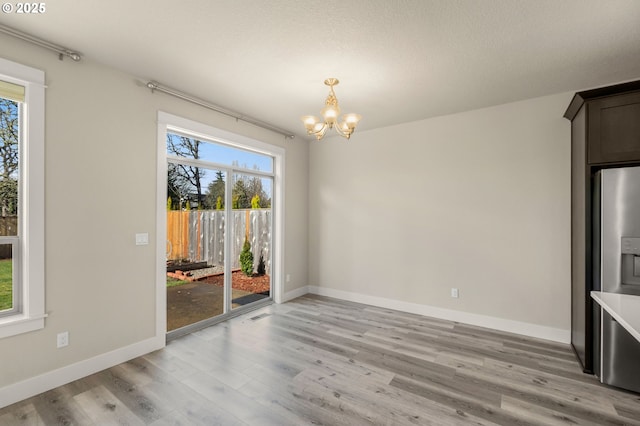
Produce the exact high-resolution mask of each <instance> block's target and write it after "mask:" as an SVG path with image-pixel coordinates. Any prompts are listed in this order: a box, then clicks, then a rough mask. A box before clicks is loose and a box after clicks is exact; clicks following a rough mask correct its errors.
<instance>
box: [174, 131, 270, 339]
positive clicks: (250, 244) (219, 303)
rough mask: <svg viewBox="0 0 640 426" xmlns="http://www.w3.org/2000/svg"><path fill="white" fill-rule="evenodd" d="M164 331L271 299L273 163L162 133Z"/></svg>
mask: <svg viewBox="0 0 640 426" xmlns="http://www.w3.org/2000/svg"><path fill="white" fill-rule="evenodd" d="M166 149H167V192H166V194H167V206H166V209H167V214H166V218H167V220H166V234H167V250H166V274H167V278H166V290H167V331H168V332H169V333H170V334H171V333H180V334H182V333H181V331H183V332H188V331H191V330H192V329H196V328H200V327H203V326H206V325H208V324H209V323H213V322H215V321H218V320H220V319H223V318H224V317H225V316H229V315H230V314H231V313H232V312H234V313H237V312H239V311H242V310H243V309H250V308H252V307H256V306H257V305H261V304H262V303H264V302H265V301H266V302H268V301H270V300H271V297H272V293H271V278H270V277H271V273H272V251H273V250H272V244H273V243H272V241H271V239H272V229H273V224H272V222H273V221H272V217H273V215H272V199H273V182H274V176H273V158H272V157H270V156H268V155H265V154H261V153H256V152H251V151H248V150H243V149H240V148H237V147H231V146H228V145H225V144H223V143H219V142H216V141H213V140H206V139H203V138H196V137H193V136H191V135H188V134H181V133H177V132H176V133H173V132H168V133H167V141H166Z"/></svg>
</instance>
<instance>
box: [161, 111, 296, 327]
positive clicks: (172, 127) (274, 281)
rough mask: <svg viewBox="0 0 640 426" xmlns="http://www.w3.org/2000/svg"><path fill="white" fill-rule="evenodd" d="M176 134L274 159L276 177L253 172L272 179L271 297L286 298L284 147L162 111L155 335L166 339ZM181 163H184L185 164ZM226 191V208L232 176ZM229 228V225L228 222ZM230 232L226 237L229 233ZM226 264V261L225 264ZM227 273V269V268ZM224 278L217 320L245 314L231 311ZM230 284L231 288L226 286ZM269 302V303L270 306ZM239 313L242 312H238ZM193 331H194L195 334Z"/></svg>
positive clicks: (227, 241) (214, 165)
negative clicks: (171, 143)
mask: <svg viewBox="0 0 640 426" xmlns="http://www.w3.org/2000/svg"><path fill="white" fill-rule="evenodd" d="M168 132H170V133H176V134H180V135H185V136H188V137H192V138H195V139H199V140H203V141H212V142H214V143H219V144H222V145H226V146H230V147H234V148H239V149H243V150H248V151H253V152H256V153H259V154H264V155H268V156H271V157H273V173H260V171H255V170H252V171H250V173H251V174H255V175H258V176H259V175H264V176H265V177H267V176H268V177H272V178H273V194H272V203H271V205H272V230H271V235H272V239H271V246H272V271H271V283H270V284H271V297H272V298H273V301H274V302H276V303H281V302H282V295H283V270H284V247H283V243H284V161H285V150H284V149H283V148H281V147H278V146H275V145H271V144H267V143H264V142H261V141H258V140H255V139H251V138H248V137H246V136H242V135H237V134H234V133H231V132H228V131H225V130H221V129H218V128H215V127H212V126H209V125H206V124H203V123H198V122H195V121H192V120H189V119H186V118H182V117H178V116H175V115H172V114H168V113H165V112H162V111H159V112H158V141H157V161H158V163H157V176H156V182H157V197H156V235H157V241H156V334H157V335H167V289H166V240H167V213H166V199H167V194H166V191H167V163H168V161H172V158H171V157H170V156H169V155H167V148H166V143H167V142H166V141H167V133H168ZM183 161H184V159H182V161H181V162H183ZM204 166H205V167H211V168H219V169H225V170H233V171H234V172H242V170H238V169H236V168H234V167H233V166H232V165H224V164H217V163H211V162H207V163H206V164H204ZM226 181H227V183H226V186H227V191H226V192H225V198H226V203H225V204H226V205H227V206H230V205H231V204H230V202H231V190H229V186H230V182H231V179H230V176H227V179H226ZM225 223H226V225H225V226H227V225H228V224H229V223H228V221H227V220H225ZM230 231H231V230H230V229H227V230H226V231H225V233H227V232H230ZM230 249H231V244H230V239H228V238H225V256H229V255H231V253H230ZM226 263H227V261H225V264H226ZM225 269H226V268H225ZM226 275H227V274H225V314H223V315H220V316H218V317H215V318H219V320H225V319H228V318H231V317H233V316H235V315H239V314H241V313H242V312H246V311H244V310H242V309H240V310H238V309H235V310H234V309H230V306H227V304H229V305H230V300H231V297H229V296H230V295H229V294H227V292H228V291H230V288H229V287H230V279H231V277H230V276H229V277H227V276H226ZM227 280H229V285H227V284H226V282H227ZM270 302H271V301H270V300H269V301H268V302H267V303H270ZM262 305H263V304H260V303H259V302H256V303H255V305H252V307H253V306H255V307H256V308H257V307H260V306H262ZM238 311H239V312H238ZM201 327H202V325H201V324H200V323H196V324H194V326H193V327H191V326H186V327H183V328H181V329H178V330H175V331H176V332H177V333H173V332H171V333H170V334H169V335H168V337H171V338H173V337H178V335H183V334H186V333H189V332H191V331H194V330H195V329H197V328H201ZM192 329H193V330H192Z"/></svg>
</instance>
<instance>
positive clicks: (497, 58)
mask: <svg viewBox="0 0 640 426" xmlns="http://www.w3.org/2000/svg"><path fill="white" fill-rule="evenodd" d="M46 7H47V10H46V12H45V13H44V14H42V15H39V16H36V15H29V16H27V15H17V14H15V13H13V14H2V16H0V23H2V24H5V25H8V26H10V27H13V28H15V29H19V30H21V31H25V32H28V33H30V34H32V35H35V36H38V37H42V38H45V39H47V40H50V41H52V42H55V43H58V44H61V45H64V46H67V47H69V48H72V49H75V50H78V51H80V52H82V53H83V55H84V56H85V57H86V58H90V59H92V60H95V61H99V62H102V63H105V64H108V65H110V66H113V67H115V68H119V69H121V70H124V71H126V72H129V73H131V74H133V75H134V76H137V77H139V78H141V79H143V80H151V79H153V80H157V81H159V82H160V83H162V84H165V85H167V86H171V87H174V88H176V89H179V90H181V91H184V92H187V93H190V94H192V95H195V96H198V97H200V98H202V99H205V100H208V101H210V102H212V103H215V104H218V105H221V106H224V107H226V108H228V109H232V110H235V111H239V112H242V113H244V114H246V115H249V116H253V117H255V118H257V119H260V120H263V121H266V122H270V123H272V124H274V125H276V126H279V127H281V128H285V129H288V130H291V131H294V132H296V133H297V134H298V135H299V136H303V137H305V138H306V135H304V130H303V126H302V123H301V122H300V120H299V117H300V116H301V115H305V114H314V115H318V114H319V111H320V109H321V108H322V106H323V103H324V100H325V98H326V95H327V92H328V90H327V87H326V86H325V85H324V84H323V81H324V79H325V78H327V77H337V78H338V79H340V85H338V86H337V87H336V94H337V96H338V99H339V101H340V105H341V107H342V110H343V112H357V113H360V114H362V116H363V119H362V122H361V124H360V126H359V129H372V128H377V127H384V126H389V125H394V124H398V123H403V122H408V121H414V120H419V119H423V118H428V117H433V116H438V115H443V114H449V113H454V112H460V111H466V110H471V109H476V108H479V107H484V106H490V105H497V104H501V103H505V102H510V101H515V100H520V99H527V98H533V97H537V96H543V95H547V94H553V93H559V92H564V91H574V90H581V89H586V88H591V87H597V86H602V85H606V84H610V83H613V82H621V81H628V80H633V79H638V78H640V1H638V0H608V1H603V0H563V1H558V0H529V1H524V0H341V1H339V0H328V1H309V0H295V1H294V0H189V1H180V0H108V1H105V0H83V1H78V0H53V1H47V2H46ZM0 52H1V50H0ZM140 90H144V89H143V88H141V89H140ZM158 96H164V95H158ZM357 133H358V132H357V131H356V134H354V136H353V137H354V138H355V137H356V136H357Z"/></svg>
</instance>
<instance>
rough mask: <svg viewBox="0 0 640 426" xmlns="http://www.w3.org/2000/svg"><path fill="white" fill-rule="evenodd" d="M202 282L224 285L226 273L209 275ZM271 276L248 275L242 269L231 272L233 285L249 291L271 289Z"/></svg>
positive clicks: (238, 288) (235, 287) (259, 291)
mask: <svg viewBox="0 0 640 426" xmlns="http://www.w3.org/2000/svg"><path fill="white" fill-rule="evenodd" d="M200 282H204V283H209V284H214V285H218V286H220V287H222V286H223V285H224V274H219V275H214V276H211V277H207V278H205V279H203V280H200ZM270 283H271V277H269V275H256V274H254V275H253V276H251V277H248V276H246V275H245V274H244V273H243V272H242V271H233V272H232V273H231V287H232V288H233V289H235V290H242V291H248V292H249V293H263V292H265V291H267V292H268V291H269V288H270V285H271V284H270Z"/></svg>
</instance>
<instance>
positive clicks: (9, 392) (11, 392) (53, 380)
mask: <svg viewBox="0 0 640 426" xmlns="http://www.w3.org/2000/svg"><path fill="white" fill-rule="evenodd" d="M164 346H165V338H164V336H160V337H153V338H150V339H147V340H143V341H141V342H138V343H134V344H132V345H129V346H125V347H123V348H120V349H116V350H113V351H111V352H107V353H104V354H100V355H97V356H95V357H93V358H89V359H86V360H83V361H80V362H77V363H75V364H71V365H68V366H66V367H62V368H58V369H57V370H53V371H49V372H47V373H44V374H41V375H39V376H35V377H31V378H29V379H26V380H23V381H21V382H18V383H14V384H11V385H8V386H5V387H3V388H1V389H0V408H3V407H6V406H8V405H11V404H14V403H16V402H19V401H22V400H24V399H27V398H31V397H32V396H35V395H38V394H40V393H42V392H46V391H48V390H51V389H54V388H57V387H58V386H62V385H65V384H67V383H69V382H72V381H74V380H78V379H81V378H83V377H86V376H89V375H91V374H94V373H97V372H99V371H102V370H104V369H106V368H110V367H113V366H114V365H118V364H121V363H123V362H126V361H129V360H130V359H133V358H136V357H139V356H141V355H145V354H148V353H149V352H153V351H155V350H158V349H161V348H163V347H164Z"/></svg>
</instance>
